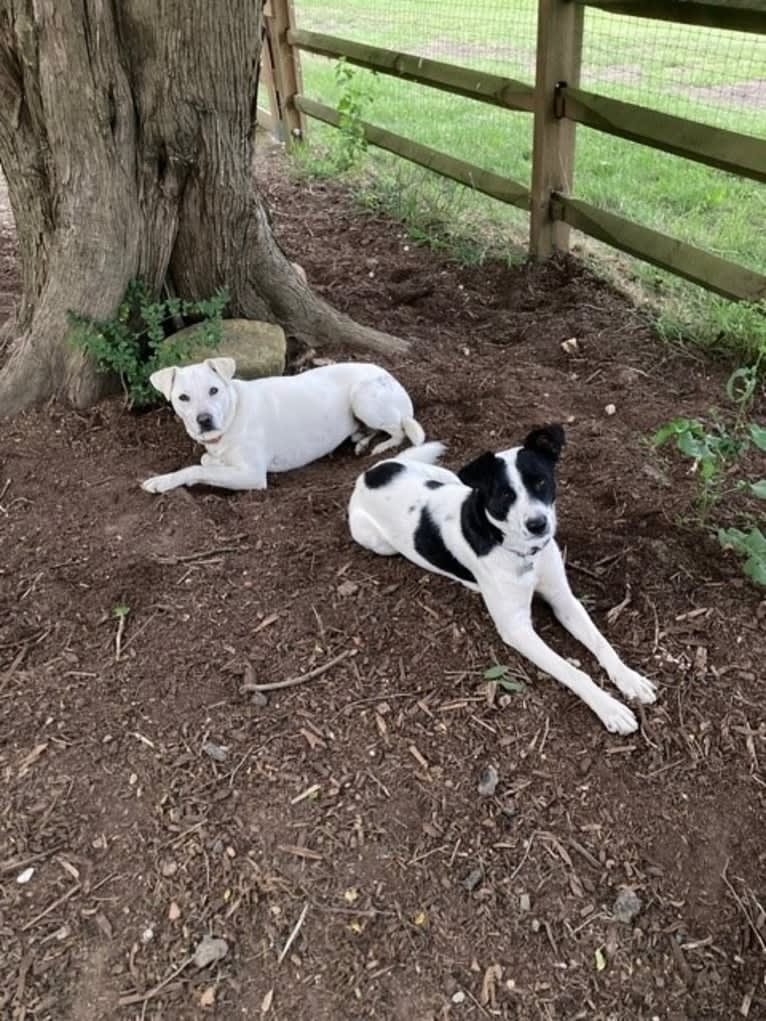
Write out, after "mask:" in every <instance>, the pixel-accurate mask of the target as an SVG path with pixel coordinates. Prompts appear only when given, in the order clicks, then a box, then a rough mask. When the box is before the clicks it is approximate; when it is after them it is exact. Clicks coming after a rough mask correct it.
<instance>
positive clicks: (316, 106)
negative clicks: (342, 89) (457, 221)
mask: <svg viewBox="0 0 766 1021" xmlns="http://www.w3.org/2000/svg"><path fill="white" fill-rule="evenodd" d="M294 102H295V105H296V107H297V108H298V110H300V111H301V112H302V113H305V114H307V115H308V116H309V117H314V118H316V119H317V120H320V121H324V122H325V124H332V125H333V127H336V128H337V127H340V123H341V117H340V113H339V112H338V111H337V110H334V109H333V108H332V107H331V106H325V104H324V103H317V101H316V100H314V99H308V98H307V97H306V96H295V97H294ZM358 126H359V127H360V128H361V129H362V131H363V132H364V137H365V138H366V140H367V141H368V143H369V144H370V145H374V146H377V147H378V148H379V149H385V150H387V151H388V152H392V153H394V154H395V155H397V156H401V157H402V158H403V159H406V160H409V161H410V162H411V163H417V164H418V166H421V167H425V168H426V170H433V171H435V173H437V174H441V175H442V177H448V178H449V179H450V180H452V181H457V182H458V184H464V185H466V186H467V187H468V188H473V189H474V190H475V191H480V192H482V194H484V195H489V196H491V197H492V198H494V199H499V201H500V202H505V203H507V204H508V205H511V206H517V207H518V208H519V209H526V210H528V209H529V189H528V188H527V187H525V186H524V185H523V184H520V183H519V182H518V181H514V180H512V178H510V177H501V176H500V174H493V173H492V172H491V171H489V170H482V168H481V167H476V166H474V165H473V164H472V163H465V162H464V161H463V160H458V159H455V158H454V157H453V156H447V155H446V153H443V152H439V151H438V150H437V149H432V148H431V147H430V146H428V145H421V144H420V142H413V141H412V139H410V138H404V136H403V135H397V134H395V133H394V132H393V131H386V130H385V129H384V128H378V127H376V126H375V125H374V124H368V123H367V122H366V121H361V122H359V125H358Z"/></svg>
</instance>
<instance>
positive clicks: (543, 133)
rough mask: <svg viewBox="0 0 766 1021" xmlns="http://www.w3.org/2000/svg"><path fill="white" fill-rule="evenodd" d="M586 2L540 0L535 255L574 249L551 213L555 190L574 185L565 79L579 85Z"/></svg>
mask: <svg viewBox="0 0 766 1021" xmlns="http://www.w3.org/2000/svg"><path fill="white" fill-rule="evenodd" d="M583 12H584V6H583V5H582V4H579V3H575V2H573V0H538V5H537V71H536V76H535V99H534V145H533V149H532V198H531V209H530V222H529V251H530V255H532V257H533V258H535V259H547V258H549V257H550V256H551V255H553V253H554V252H566V251H568V249H569V227H568V225H567V224H565V223H562V222H561V221H556V220H554V219H553V218H552V215H551V193H552V192H554V191H560V192H563V193H569V192H571V190H572V181H573V177H574V156H575V124H574V122H573V121H569V120H567V119H566V118H565V117H563V116H562V110H561V103H562V101H563V98H564V97H563V94H562V90H561V84H560V83H564V82H565V83H566V84H568V85H571V86H578V85H579V84H580V59H581V56H582V34H583V20H584V15H583Z"/></svg>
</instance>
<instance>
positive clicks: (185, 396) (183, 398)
mask: <svg viewBox="0 0 766 1021" xmlns="http://www.w3.org/2000/svg"><path fill="white" fill-rule="evenodd" d="M178 399H179V401H188V400H189V395H188V394H179V395H178Z"/></svg>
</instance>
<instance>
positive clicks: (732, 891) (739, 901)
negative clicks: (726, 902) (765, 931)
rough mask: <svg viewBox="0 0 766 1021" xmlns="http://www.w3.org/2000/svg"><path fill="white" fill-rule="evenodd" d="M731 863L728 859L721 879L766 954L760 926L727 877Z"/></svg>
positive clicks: (765, 944) (765, 943) (765, 945)
mask: <svg viewBox="0 0 766 1021" xmlns="http://www.w3.org/2000/svg"><path fill="white" fill-rule="evenodd" d="M730 861H731V858H727V859H726V864H725V865H724V867H723V872H722V873H721V879H723V881H724V883H725V884H726V889H727V890H728V891H729V893H730V894H731V895H732V897H733V898H734V900H735V902H736V904H737V907H738V908H739V910H740V911H741V912H742V914H743V915H744V916H745V919H746V920H747V924H748V926H749V927H750V931H751V932H752V933H753V935H754V936H755V938H756V939H757V940H758V943H759V945H760V947H761V950H762V951H763V952H764V953H765V954H766V942H764V939H763V936H762V935H761V934H760V932H759V931H758V926H757V925H756V924H755V922H754V921H753V919H752V918H751V917H750V912H749V911H748V910H747V905H746V904H745V902H744V901H743V900H742V898H741V897H740V895H739V894H738V893H737V891H736V890H735V889H734V887H733V886H732V884H731V881H730V879H729V877H728V876H727V875H726V873H727V871H728V868H729V862H730Z"/></svg>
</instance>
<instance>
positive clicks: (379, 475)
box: [364, 461, 406, 489]
mask: <svg viewBox="0 0 766 1021" xmlns="http://www.w3.org/2000/svg"><path fill="white" fill-rule="evenodd" d="M403 471H406V468H405V467H404V465H403V464H399V462H398V461H384V462H383V464H376V465H375V467H374V468H368V469H367V471H366V472H365V473H364V481H365V485H366V486H367V488H368V489H382V488H383V486H387V485H388V483H389V482H390V481H391V480H392V479H395V478H396V476H397V475H399V474H401V472H403Z"/></svg>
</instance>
